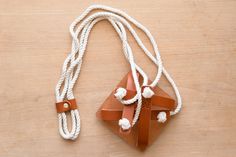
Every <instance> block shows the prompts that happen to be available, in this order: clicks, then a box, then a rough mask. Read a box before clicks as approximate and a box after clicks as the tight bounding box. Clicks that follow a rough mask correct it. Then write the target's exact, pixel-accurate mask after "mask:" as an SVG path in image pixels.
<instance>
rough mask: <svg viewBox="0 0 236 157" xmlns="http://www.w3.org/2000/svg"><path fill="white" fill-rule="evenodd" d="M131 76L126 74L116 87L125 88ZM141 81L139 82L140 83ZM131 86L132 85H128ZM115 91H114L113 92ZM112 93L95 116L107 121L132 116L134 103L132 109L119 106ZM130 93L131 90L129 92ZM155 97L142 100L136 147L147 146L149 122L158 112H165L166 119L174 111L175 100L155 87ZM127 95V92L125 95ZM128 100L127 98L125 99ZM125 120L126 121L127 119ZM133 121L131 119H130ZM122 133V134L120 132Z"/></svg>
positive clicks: (155, 118) (154, 118)
mask: <svg viewBox="0 0 236 157" xmlns="http://www.w3.org/2000/svg"><path fill="white" fill-rule="evenodd" d="M129 75H131V72H130V73H128V74H127V75H126V76H125V77H124V78H123V79H122V80H121V82H120V83H119V84H118V85H117V87H124V88H126V86H127V84H128V83H127V80H130V79H128V78H129ZM141 81H142V80H140V83H141ZM130 84H132V83H130ZM114 91H115V90H114ZM114 91H113V92H112V93H111V94H110V96H109V97H108V98H107V99H106V100H105V101H104V103H103V104H102V106H101V107H100V108H99V110H98V111H97V113H96V115H97V117H98V118H100V119H102V120H107V121H117V120H119V119H121V118H122V117H128V118H129V119H131V118H130V115H134V112H135V110H136V103H135V104H134V105H131V106H133V108H134V110H133V108H132V107H131V108H129V106H128V108H126V106H124V105H123V104H121V103H120V102H119V101H118V100H117V99H116V98H115V97H114ZM131 91H132V90H131ZM153 91H154V93H155V95H154V96H153V97H152V98H151V99H148V100H147V99H144V98H143V104H145V105H143V106H142V109H141V113H140V117H139V121H138V129H139V131H138V139H137V144H138V146H147V144H148V139H149V129H150V128H149V127H150V120H157V115H158V113H159V112H163V111H164V112H166V113H167V118H169V117H170V116H169V112H170V111H172V110H174V109H175V107H176V105H175V100H174V99H173V98H171V97H170V96H169V95H168V94H167V93H166V92H164V91H163V90H162V89H161V88H159V87H155V88H153ZM127 94H129V92H128V93H127ZM127 99H128V98H127ZM128 118H127V119H128ZM132 119H133V117H132ZM121 133H122V132H121Z"/></svg>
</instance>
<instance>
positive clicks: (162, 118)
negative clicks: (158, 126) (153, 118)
mask: <svg viewBox="0 0 236 157" xmlns="http://www.w3.org/2000/svg"><path fill="white" fill-rule="evenodd" d="M166 120H167V117H166V112H160V113H158V115H157V121H158V122H159V123H165V121H166Z"/></svg>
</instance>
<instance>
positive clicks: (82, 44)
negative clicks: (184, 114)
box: [55, 5, 182, 140]
mask: <svg viewBox="0 0 236 157" xmlns="http://www.w3.org/2000/svg"><path fill="white" fill-rule="evenodd" d="M96 9H101V10H105V11H106V12H97V13H94V14H92V15H90V16H88V14H89V13H90V12H91V11H92V10H96ZM87 16H88V17H87ZM86 17H87V18H86ZM101 20H108V21H109V22H110V23H111V24H112V26H113V27H114V29H115V30H116V32H117V33H118V35H119V37H120V39H121V41H122V45H123V46H122V48H123V52H124V54H125V57H126V59H127V60H128V61H129V63H130V67H131V71H132V76H133V79H134V84H135V87H136V90H137V94H136V95H135V96H134V97H133V98H131V99H129V100H123V98H124V96H125V95H126V91H125V89H122V88H120V89H119V88H118V90H117V93H116V94H115V95H116V96H117V98H118V100H119V101H120V102H121V103H122V104H124V105H129V104H132V103H134V102H135V101H137V102H138V103H137V109H136V112H135V116H134V120H133V122H132V126H133V125H134V124H135V123H136V122H137V120H138V118H139V114H140V111H141V106H142V95H143V96H144V97H146V98H149V97H151V96H152V95H153V94H154V93H153V91H152V90H151V88H148V87H145V88H144V91H143V93H141V86H140V84H139V81H138V76H137V73H136V70H137V71H138V72H139V73H140V74H141V76H142V77H143V78H144V81H143V85H142V86H150V87H155V86H156V85H157V83H158V81H159V80H160V78H161V75H162V73H163V74H164V75H165V76H166V78H167V80H168V81H169V82H170V84H171V85H172V87H173V89H174V91H175V94H176V97H177V104H178V105H177V107H176V109H175V111H173V112H171V115H174V114H176V113H178V112H179V111H180V109H181V104H182V102H181V97H180V94H179V91H178V88H177V86H176V85H175V83H174V81H173V79H172V78H171V77H170V75H169V74H168V73H167V71H166V70H165V69H164V67H163V66H162V61H161V57H160V53H159V50H158V47H157V44H156V42H155V39H154V38H153V36H152V35H151V33H150V32H149V31H148V30H147V29H146V28H145V27H144V26H143V25H141V24H140V23H139V22H137V21H136V20H135V19H133V18H131V17H130V16H129V15H127V14H126V13H124V12H123V11H120V10H117V9H114V8H111V7H108V6H103V5H92V6H90V7H88V8H87V9H86V10H85V11H84V12H83V13H82V14H81V16H79V17H78V18H76V19H75V20H74V21H73V22H72V24H71V26H70V33H71V36H72V48H71V53H70V54H69V55H68V57H67V58H66V60H65V62H64V64H63V67H62V73H61V77H60V79H59V81H58V84H57V86H56V89H55V93H56V100H57V102H61V101H63V100H64V99H73V98H74V95H73V87H74V84H75V82H76V80H77V79H78V76H79V73H80V68H81V65H82V58H83V55H84V53H85V50H86V46H87V43H88V37H89V34H90V31H91V29H92V28H93V26H94V25H95V24H96V23H97V22H99V21H101ZM127 20H128V21H129V22H131V23H132V24H133V25H135V26H136V27H137V28H139V29H140V30H142V31H143V32H144V33H145V34H146V35H147V37H148V38H149V40H150V42H151V43H152V45H153V50H154V52H155V57H154V56H153V55H152V53H151V52H150V51H149V50H148V49H147V48H146V47H145V45H144V44H143V43H142V41H141V39H140V38H139V36H138V35H137V33H136V31H135V30H134V29H133V28H132V26H131V25H130V24H129V22H128V21H127ZM79 23H80V24H79ZM78 24H79V26H77V25H78ZM124 26H125V27H126V28H127V29H128V30H129V31H130V33H131V34H132V35H133V37H134V39H135V40H136V41H137V43H138V45H139V46H140V48H141V49H142V50H143V51H144V52H145V54H146V55H147V56H148V57H149V58H150V59H151V61H152V62H154V63H155V65H156V66H157V69H158V72H157V74H156V77H155V79H154V81H153V82H151V83H150V84H149V85H148V77H147V75H146V74H145V72H144V71H143V70H142V69H141V68H140V67H139V66H138V65H137V64H135V60H134V57H133V53H132V49H131V47H130V46H129V43H128V39H127V35H126V30H125V27H124ZM75 28H76V29H75ZM160 117H162V118H160ZM58 118H59V132H60V134H61V136H62V137H63V138H65V139H71V140H74V139H76V137H77V136H78V134H79V131H80V116H79V112H78V110H77V109H76V110H71V118H72V129H71V132H69V131H68V128H67V119H66V114H65V113H59V114H58ZM157 118H158V119H159V120H158V121H160V122H164V121H165V118H166V117H165V115H163V113H162V114H160V115H158V117H157ZM119 123H120V122H119ZM120 125H121V126H122V124H120ZM127 126H129V127H130V126H131V125H127V124H126V127H127Z"/></svg>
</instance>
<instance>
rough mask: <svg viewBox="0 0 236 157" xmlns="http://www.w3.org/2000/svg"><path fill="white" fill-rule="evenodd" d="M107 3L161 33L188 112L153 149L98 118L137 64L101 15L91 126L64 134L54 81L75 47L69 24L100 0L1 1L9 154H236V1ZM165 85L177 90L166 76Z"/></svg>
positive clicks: (0, 88)
mask: <svg viewBox="0 0 236 157" xmlns="http://www.w3.org/2000/svg"><path fill="white" fill-rule="evenodd" d="M97 2H99V3H101V4H106V5H110V6H112V7H115V8H119V9H122V10H124V11H126V12H127V13H128V14H129V15H131V16H132V17H134V18H136V19H137V20H138V21H140V22H141V23H142V24H143V25H145V26H147V27H148V28H149V30H150V31H151V32H152V34H153V35H154V36H155V37H156V40H157V42H158V45H159V48H160V51H161V54H162V58H163V61H164V65H165V67H166V68H167V69H168V71H169V72H170V73H171V75H172V76H173V77H174V79H175V81H176V83H177V85H178V86H179V89H180V92H181V94H182V97H183V105H184V106H183V110H182V112H181V113H180V114H179V115H178V116H176V117H174V118H173V119H172V120H171V121H170V122H169V123H168V124H167V126H166V127H165V130H164V131H163V132H162V133H161V134H160V136H159V137H158V138H157V139H156V141H155V142H154V143H153V144H152V145H151V146H150V147H148V149H146V150H145V151H140V150H138V149H135V148H134V147H132V146H130V145H128V144H126V143H125V142H124V141H123V140H122V139H120V138H119V137H118V136H116V135H115V134H113V133H112V132H111V131H110V130H109V129H108V128H107V127H106V126H104V125H103V123H101V122H100V121H99V120H98V119H97V118H96V117H95V112H96V111H97V109H98V108H99V106H100V104H101V103H102V102H103V101H104V99H105V98H106V97H107V96H108V95H109V93H110V92H111V90H112V89H113V88H114V87H115V85H116V84H117V83H118V82H119V81H120V80H121V79H122V77H123V76H124V75H125V74H126V73H127V71H128V70H129V66H128V64H127V63H126V61H125V59H124V56H123V55H122V49H121V43H120V41H119V38H118V36H117V34H116V33H115V31H114V30H113V28H112V27H111V26H110V25H109V23H107V22H101V23H99V24H97V25H96V27H95V28H94V30H93V31H92V33H91V36H90V39H89V45H88V49H87V53H86V55H85V61H84V63H83V67H82V72H81V75H80V78H79V80H78V83H77V84H76V90H75V96H76V98H77V101H78V104H79V108H80V113H81V120H82V131H81V134H80V136H79V138H78V140H77V141H75V142H68V141H65V140H63V139H62V138H61V137H60V136H59V134H58V122H57V115H56V111H55V106H54V102H55V97H54V87H55V85H56V82H57V81H58V79H59V75H60V71H61V66H62V63H63V61H64V59H65V57H66V55H67V54H68V52H69V50H70V44H71V39H70V36H69V32H68V27H69V25H70V23H71V22H72V20H73V19H74V18H75V17H76V16H78V15H80V13H81V12H82V11H83V10H84V9H85V8H86V7H88V6H89V5H90V4H92V1H85V0H83V1H82V0H73V1H70V0H67V1H59V0H40V1H30V0H21V1H20V0H13V1H9V0H0V72H1V74H0V98H1V100H0V101H1V103H0V156H1V157H10V156H11V157H17V156H19V157H32V156H34V157H37V156H40V157H49V156H50V157H51V156H56V157H65V156H70V157H78V156H80V157H90V156H91V157H92V156H96V157H139V156H145V157H153V156H158V157H168V156H171V157H173V156H175V157H189V156H191V157H203V156H209V157H233V156H235V154H236V96H235V95H236V1H233V0H225V1H223V0H209V1H204V0H189V1H187V0H177V1H171V0H162V1H160V0H143V1H142V0H137V1H127V0H120V1H110V0H106V1H105V0H100V1H97ZM140 35H141V36H142V37H143V40H144V42H145V43H146V44H147V45H149V47H150V44H149V43H148V40H147V38H145V37H144V36H143V34H142V33H140ZM131 44H132V48H133V49H134V51H135V58H136V60H137V62H138V63H139V64H140V65H142V67H143V68H144V69H145V70H146V71H147V72H148V74H149V76H151V78H152V77H153V76H154V74H155V72H156V71H155V68H154V66H153V65H152V64H151V62H150V61H149V60H148V59H146V58H145V56H144V55H143V53H142V51H141V50H140V49H139V48H138V47H137V45H136V43H135V42H134V40H133V39H131ZM160 86H161V87H162V88H164V89H167V90H168V91H171V90H170V87H169V85H168V83H167V82H166V80H165V79H163V80H162V81H161V83H160ZM170 93H171V92H170ZM172 94H173V93H172Z"/></svg>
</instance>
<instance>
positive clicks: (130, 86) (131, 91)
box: [120, 72, 139, 134]
mask: <svg viewBox="0 0 236 157" xmlns="http://www.w3.org/2000/svg"><path fill="white" fill-rule="evenodd" d="M137 74H138V77H139V73H137ZM126 90H127V95H126V96H125V98H124V99H131V98H132V97H134V96H135V95H136V88H135V84H134V80H133V76H132V73H131V72H129V73H128V77H127V82H126ZM134 110H135V105H134V104H131V105H124V107H123V112H122V118H126V119H128V120H129V122H130V124H132V122H133V117H134ZM130 130H131V128H130V129H129V130H126V131H124V130H123V129H122V128H120V132H121V133H127V134H128V133H130Z"/></svg>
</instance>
